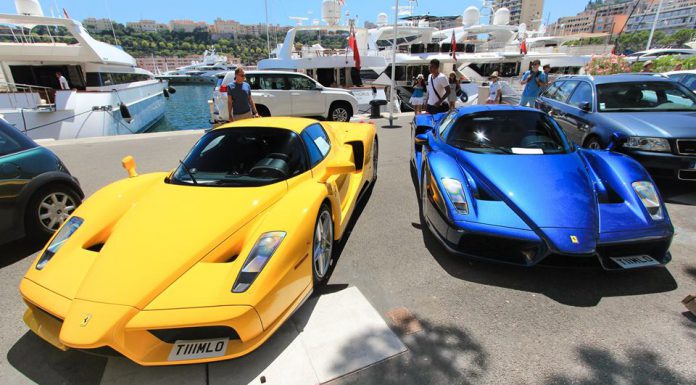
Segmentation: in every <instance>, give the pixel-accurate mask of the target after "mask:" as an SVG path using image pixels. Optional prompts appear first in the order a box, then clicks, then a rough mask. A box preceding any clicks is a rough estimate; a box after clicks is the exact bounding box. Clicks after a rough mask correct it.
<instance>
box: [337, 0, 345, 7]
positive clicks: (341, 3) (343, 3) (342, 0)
mask: <svg viewBox="0 0 696 385" xmlns="http://www.w3.org/2000/svg"><path fill="white" fill-rule="evenodd" d="M337 3H338V5H340V6H341V7H342V6H344V5H346V0H338V1H337Z"/></svg>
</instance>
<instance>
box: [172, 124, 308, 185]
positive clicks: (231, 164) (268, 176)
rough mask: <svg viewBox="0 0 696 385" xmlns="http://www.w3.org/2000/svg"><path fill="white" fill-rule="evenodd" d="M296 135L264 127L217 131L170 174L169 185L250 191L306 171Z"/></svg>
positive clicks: (199, 143)
mask: <svg viewBox="0 0 696 385" xmlns="http://www.w3.org/2000/svg"><path fill="white" fill-rule="evenodd" d="M308 169H309V168H308V165H307V157H306V151H305V149H304V146H303V145H302V140H301V139H300V137H299V135H297V134H296V133H294V132H292V131H290V130H285V129H280V128H267V127H250V128H227V129H224V128H223V129H218V130H214V131H211V132H209V133H207V134H205V135H204V136H203V137H202V138H201V139H200V140H199V141H198V143H196V145H195V146H194V147H193V149H191V152H190V153H189V154H188V155H187V156H186V158H185V159H184V160H183V161H182V162H181V164H180V165H179V167H178V168H177V169H176V170H175V171H174V173H173V174H172V177H171V180H170V182H171V183H175V184H186V185H194V186H222V187H253V186H263V185H267V184H271V183H276V182H279V181H282V180H285V179H288V178H292V177H293V176H295V175H299V174H301V173H303V172H305V171H307V170H308Z"/></svg>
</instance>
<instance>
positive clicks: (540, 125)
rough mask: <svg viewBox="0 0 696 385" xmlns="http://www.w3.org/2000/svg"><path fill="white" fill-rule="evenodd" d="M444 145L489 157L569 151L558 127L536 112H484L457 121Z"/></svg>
mask: <svg viewBox="0 0 696 385" xmlns="http://www.w3.org/2000/svg"><path fill="white" fill-rule="evenodd" d="M445 141H446V142H447V144H449V145H451V146H454V147H457V148H460V149H462V150H466V151H471V152H478V153H488V154H529V155H533V154H537V155H541V154H558V153H565V152H567V151H569V150H570V148H569V147H568V145H567V143H566V141H565V139H564V138H563V136H562V135H561V134H560V129H559V128H558V125H557V124H556V123H555V122H554V121H553V120H552V119H551V118H549V117H548V116H547V115H546V114H544V113H541V112H538V111H513V110H511V111H486V112H481V113H475V114H468V115H464V116H462V117H460V118H459V119H457V121H456V122H455V123H454V125H453V126H452V129H450V130H448V131H447V133H446V135H445Z"/></svg>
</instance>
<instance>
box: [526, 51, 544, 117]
mask: <svg viewBox="0 0 696 385" xmlns="http://www.w3.org/2000/svg"><path fill="white" fill-rule="evenodd" d="M540 65H541V62H540V61H539V60H534V61H532V63H531V66H532V69H530V70H529V71H527V72H525V73H524V75H522V81H521V83H522V85H524V91H522V99H521V100H520V106H528V107H534V103H535V101H536V98H537V97H539V95H540V94H541V90H542V88H543V87H544V85H545V84H546V82H547V81H548V77H547V76H546V74H544V73H543V72H541V71H539V66H540Z"/></svg>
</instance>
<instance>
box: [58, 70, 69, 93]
mask: <svg viewBox="0 0 696 385" xmlns="http://www.w3.org/2000/svg"><path fill="white" fill-rule="evenodd" d="M56 77H57V78H58V84H59V85H60V89H61V90H69V89H70V85H69V84H68V79H66V78H65V76H63V74H61V73H60V72H56Z"/></svg>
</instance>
